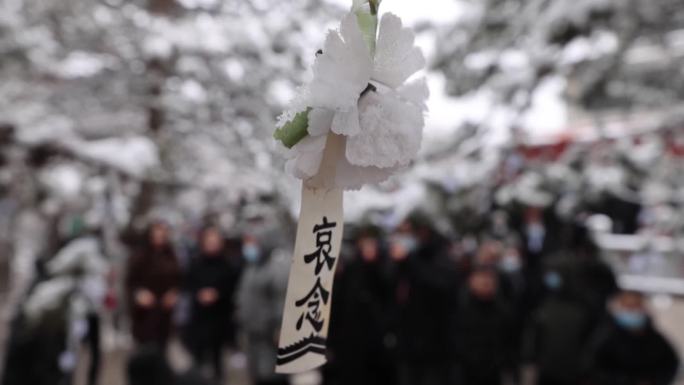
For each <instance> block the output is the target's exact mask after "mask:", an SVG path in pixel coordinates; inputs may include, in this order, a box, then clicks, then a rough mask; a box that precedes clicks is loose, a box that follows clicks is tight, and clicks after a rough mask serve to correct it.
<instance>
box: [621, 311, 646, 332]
mask: <svg viewBox="0 0 684 385" xmlns="http://www.w3.org/2000/svg"><path fill="white" fill-rule="evenodd" d="M613 317H614V318H615V322H617V324H618V325H619V326H620V327H622V328H624V329H627V330H641V329H643V328H644V326H646V322H647V321H648V317H646V314H645V313H644V312H641V311H633V310H616V311H614V312H613Z"/></svg>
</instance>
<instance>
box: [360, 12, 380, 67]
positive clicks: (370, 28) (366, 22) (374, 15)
mask: <svg viewBox="0 0 684 385" xmlns="http://www.w3.org/2000/svg"><path fill="white" fill-rule="evenodd" d="M380 1H381V0H368V5H369V8H370V12H368V11H367V10H365V9H363V8H358V9H357V10H356V20H357V21H358V22H359V27H360V28H361V32H362V33H363V39H364V40H365V41H366V45H368V49H369V50H370V53H371V56H374V55H375V42H376V40H377V35H378V9H379V8H380Z"/></svg>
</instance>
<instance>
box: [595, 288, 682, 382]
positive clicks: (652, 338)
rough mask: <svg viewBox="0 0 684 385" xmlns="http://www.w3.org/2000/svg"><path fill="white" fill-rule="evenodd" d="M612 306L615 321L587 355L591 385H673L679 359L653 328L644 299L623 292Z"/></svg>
mask: <svg viewBox="0 0 684 385" xmlns="http://www.w3.org/2000/svg"><path fill="white" fill-rule="evenodd" d="M611 305H612V306H611V319H610V320H608V321H607V323H606V325H605V326H604V327H603V328H602V329H601V330H600V331H599V332H598V333H597V335H596V337H595V340H594V342H593V343H592V346H591V349H590V351H589V353H588V354H587V355H586V356H587V357H588V361H587V367H588V373H587V377H588V384H590V385H669V384H672V383H673V381H674V378H675V376H676V373H677V370H678V368H679V358H678V357H677V354H676V352H675V350H674V349H673V348H672V346H671V345H670V343H669V342H668V341H667V339H666V338H665V337H664V336H663V335H662V334H661V333H660V332H659V331H658V330H657V329H656V328H655V327H654V326H653V323H652V322H651V320H650V317H649V315H648V313H647V311H646V307H645V304H644V298H643V295H642V294H640V293H636V292H630V291H622V292H619V293H618V294H617V295H616V297H615V299H614V300H613V302H612V304H611Z"/></svg>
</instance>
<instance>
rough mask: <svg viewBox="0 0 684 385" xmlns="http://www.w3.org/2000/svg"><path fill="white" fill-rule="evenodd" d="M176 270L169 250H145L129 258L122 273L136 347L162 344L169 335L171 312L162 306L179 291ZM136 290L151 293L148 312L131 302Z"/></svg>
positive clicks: (175, 261)
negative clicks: (171, 293)
mask: <svg viewBox="0 0 684 385" xmlns="http://www.w3.org/2000/svg"><path fill="white" fill-rule="evenodd" d="M180 276H181V272H180V267H179V265H178V260H177V259H176V255H175V253H174V252H173V250H172V249H171V247H168V248H164V249H161V250H154V249H152V248H149V247H145V248H143V249H141V250H140V251H138V252H137V253H135V254H133V256H131V258H130V260H129V262H128V266H127V273H126V290H127V294H128V301H129V306H130V312H131V321H132V328H133V330H132V332H133V337H134V338H135V340H136V342H138V343H162V344H164V343H165V342H166V341H167V339H168V337H169V334H170V332H171V326H172V325H171V316H172V313H173V311H172V309H166V308H164V307H163V305H162V298H163V297H164V295H165V294H167V293H169V292H171V291H174V290H178V289H179V287H180ZM139 289H147V290H149V291H151V292H152V293H153V294H154V296H155V298H156V300H157V302H156V304H155V306H154V307H153V308H151V309H144V308H141V307H139V306H138V305H137V304H136V303H135V300H134V297H135V293H136V291H137V290H139Z"/></svg>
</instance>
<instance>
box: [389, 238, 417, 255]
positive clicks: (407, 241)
mask: <svg viewBox="0 0 684 385" xmlns="http://www.w3.org/2000/svg"><path fill="white" fill-rule="evenodd" d="M394 241H395V242H397V243H398V244H399V245H400V246H401V247H402V248H403V249H404V250H406V251H407V252H408V253H412V252H413V251H415V250H416V249H417V248H418V240H417V239H416V237H414V236H412V235H397V236H396V237H395V238H394Z"/></svg>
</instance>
